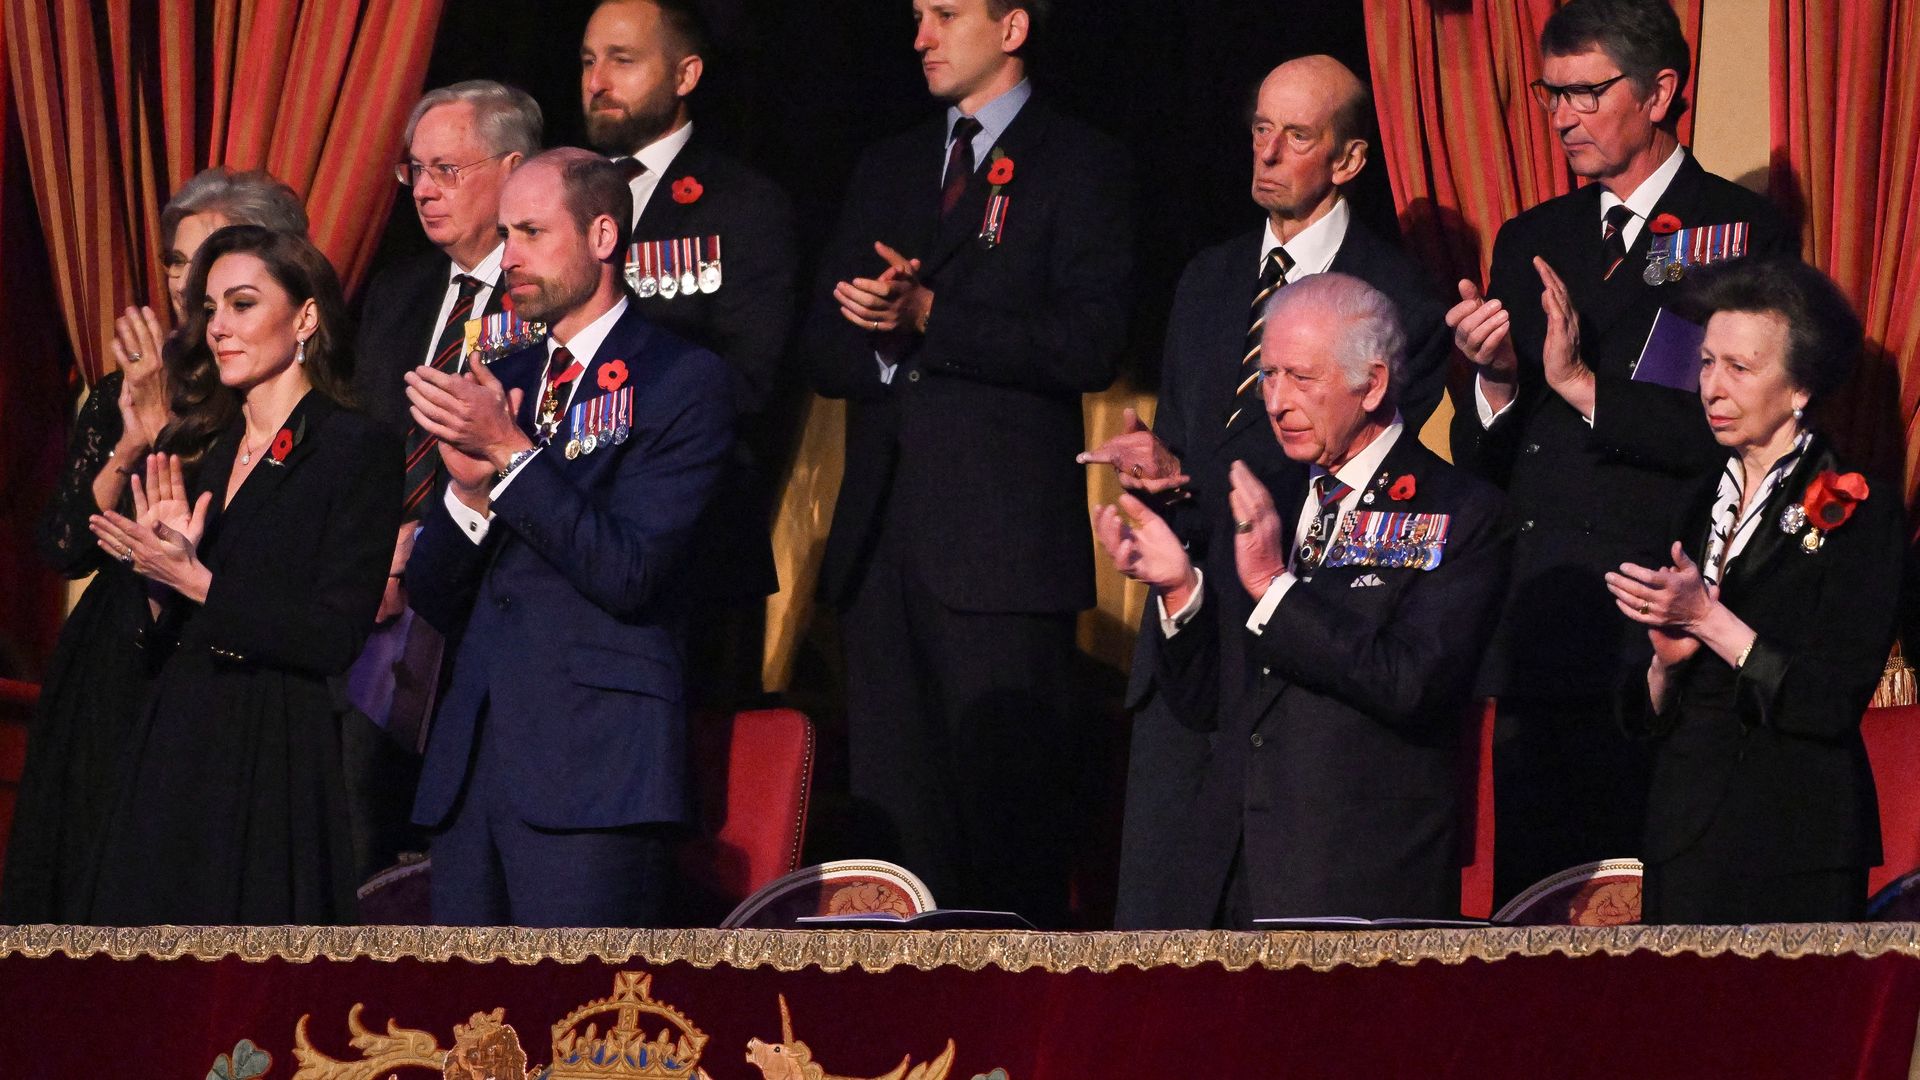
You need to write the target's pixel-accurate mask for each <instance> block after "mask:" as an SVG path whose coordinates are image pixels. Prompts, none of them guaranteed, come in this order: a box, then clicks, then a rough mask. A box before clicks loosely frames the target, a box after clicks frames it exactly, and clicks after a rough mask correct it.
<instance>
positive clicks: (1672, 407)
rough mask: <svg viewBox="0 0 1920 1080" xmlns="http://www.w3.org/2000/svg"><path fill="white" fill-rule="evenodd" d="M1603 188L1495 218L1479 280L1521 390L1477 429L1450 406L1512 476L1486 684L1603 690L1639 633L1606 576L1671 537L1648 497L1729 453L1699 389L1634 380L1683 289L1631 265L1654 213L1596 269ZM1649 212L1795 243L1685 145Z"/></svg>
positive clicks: (1467, 403)
mask: <svg viewBox="0 0 1920 1080" xmlns="http://www.w3.org/2000/svg"><path fill="white" fill-rule="evenodd" d="M1600 195H1601V188H1600V185H1598V184H1589V185H1587V186H1586V187H1583V188H1581V189H1579V190H1578V191H1574V192H1572V193H1570V194H1567V195H1563V196H1560V197H1559V198H1556V199H1550V200H1548V201H1547V202H1544V203H1541V204H1540V205H1539V206H1536V207H1534V208H1533V209H1531V210H1528V211H1526V212H1525V213H1523V214H1521V215H1519V216H1518V217H1515V218H1514V219H1513V220H1511V221H1509V222H1507V223H1506V224H1505V225H1503V226H1501V228H1500V235H1499V237H1498V238H1497V239H1496V240H1495V241H1494V248H1493V265H1492V269H1491V270H1490V271H1489V274H1488V278H1487V292H1488V294H1489V295H1490V296H1492V297H1495V298H1497V299H1498V300H1500V302H1501V303H1502V304H1504V305H1505V306H1506V308H1507V309H1508V311H1509V312H1511V314H1512V320H1513V323H1512V331H1511V333H1512V341H1513V344H1514V349H1515V352H1516V353H1517V354H1518V356H1519V360H1520V386H1519V394H1518V397H1517V398H1516V399H1515V401H1514V403H1513V406H1512V408H1511V409H1509V410H1508V411H1507V412H1506V413H1504V414H1502V415H1501V417H1500V418H1499V419H1498V420H1497V421H1495V422H1494V424H1493V426H1492V428H1490V429H1482V428H1481V427H1480V420H1479V415H1478V411H1477V409H1476V408H1475V406H1474V403H1473V400H1472V399H1471V397H1469V398H1468V399H1466V400H1463V401H1461V402H1460V403H1459V404H1460V408H1459V409H1458V410H1457V411H1456V412H1455V414H1454V421H1453V430H1452V435H1453V455H1454V460H1455V461H1457V462H1459V463H1461V464H1462V465H1465V466H1466V467H1468V468H1470V469H1473V470H1474V471H1476V472H1478V473H1480V474H1481V475H1483V476H1486V477H1488V478H1490V479H1492V480H1493V481H1494V482H1495V483H1498V484H1501V485H1503V486H1504V487H1506V489H1507V493H1508V496H1509V503H1508V510H1509V512H1510V513H1511V514H1512V516H1513V519H1514V522H1515V523H1516V526H1517V530H1518V539H1517V543H1516V548H1515V555H1514V558H1515V565H1514V573H1513V578H1512V583H1511V593H1510V595H1509V597H1508V599H1507V603H1506V607H1505V610H1504V612H1503V614H1502V618H1501V625H1500V629H1499V631H1498V632H1497V634H1496V636H1495V639H1494V645H1493V648H1492V650H1490V652H1489V655H1488V657H1487V666H1486V669H1485V671H1484V673H1483V677H1482V689H1483V690H1484V691H1485V692H1486V693H1488V694H1492V695H1496V696H1497V695H1520V694H1540V695H1547V696H1565V695H1566V694H1568V693H1570V692H1571V693H1592V694H1601V695H1604V694H1605V693H1606V692H1607V690H1608V687H1609V685H1610V683H1611V680H1612V678H1613V673H1614V672H1615V671H1618V670H1619V668H1620V667H1621V665H1623V664H1630V663H1637V662H1642V661H1644V660H1646V658H1647V656H1648V651H1647V641H1646V634H1645V632H1644V631H1642V630H1641V629H1640V628H1639V627H1637V626H1635V625H1634V624H1633V623H1632V622H1631V621H1629V620H1628V619H1626V618H1624V617H1622V616H1621V615H1620V614H1619V612H1618V611H1617V610H1616V609H1615V608H1614V606H1613V599H1612V597H1611V596H1610V595H1609V594H1608V593H1607V590H1606V586H1605V583H1604V581H1603V580H1602V577H1601V575H1602V574H1604V573H1605V572H1606V571H1607V570H1610V569H1612V568H1613V567H1615V566H1617V565H1618V564H1620V563H1621V562H1623V561H1628V560H1631V561H1634V562H1638V563H1641V564H1643V565H1645V564H1648V563H1651V562H1653V561H1654V560H1658V559H1659V558H1660V557H1661V555H1662V553H1663V551H1664V549H1665V546H1666V544H1667V543H1668V542H1669V539H1670V538H1669V537H1668V536H1667V535H1666V522H1665V518H1664V517H1663V516H1660V515H1656V514H1649V513H1647V510H1648V508H1649V507H1666V506H1674V505H1678V504H1679V502H1680V500H1682V499H1683V498H1685V497H1686V494H1687V491H1688V490H1689V485H1690V483H1691V481H1692V480H1693V479H1694V478H1695V477H1697V476H1699V475H1701V474H1703V473H1706V472H1711V471H1713V470H1715V469H1717V468H1718V467H1719V465H1720V462H1721V461H1722V460H1724V457H1725V454H1724V452H1723V451H1722V450H1721V449H1720V448H1719V446H1718V445H1717V444H1716V443H1715V442H1714V441H1713V436H1712V434H1711V432H1709V431H1708V430H1707V425H1706V421H1705V419H1704V417H1703V416H1702V414H1701V410H1700V402H1699V400H1698V398H1697V397H1696V396H1695V395H1692V394H1686V393H1682V392H1680V391H1677V390H1669V389H1666V388H1665V387H1660V386H1653V385H1651V384H1645V383H1636V382H1632V381H1631V380H1630V378H1629V376H1630V374H1631V371H1632V365H1633V362H1634V361H1635V360H1636V359H1637V358H1638V357H1639V355H1640V350H1641V349H1642V348H1643V347H1644V346H1645V345H1646V339H1647V333H1648V331H1649V330H1650V329H1652V326H1653V318H1654V316H1655V315H1656V314H1657V313H1658V312H1659V310H1660V307H1661V305H1663V304H1666V303H1669V302H1671V300H1672V297H1673V296H1674V294H1675V293H1676V292H1677V291H1678V288H1677V287H1676V286H1673V285H1660V286H1649V285H1647V284H1646V282H1645V281H1643V280H1642V279H1641V276H1640V274H1641V271H1642V270H1643V269H1644V268H1645V266H1646V259H1647V251H1648V249H1649V247H1650V246H1651V244H1652V242H1653V241H1652V235H1653V234H1652V229H1651V228H1648V227H1642V228H1641V230H1640V234H1639V236H1637V237H1636V238H1635V239H1634V243H1633V247H1632V248H1631V249H1629V250H1628V252H1627V258H1626V261H1625V262H1624V263H1622V264H1621V266H1620V268H1619V269H1618V270H1617V271H1615V272H1614V275H1613V277H1612V279H1610V280H1604V281H1603V280H1602V279H1601V273H1602V271H1603V269H1604V264H1603V259H1604V255H1603V252H1602V251H1601V239H1600ZM1654 213H1655V214H1656V215H1658V214H1672V215H1674V216H1675V217H1677V218H1679V219H1680V221H1681V223H1682V224H1683V225H1685V226H1686V227H1689V228H1691V227H1693V226H1696V225H1715V224H1720V223H1724V222H1735V221H1743V222H1747V223H1749V224H1750V225H1751V226H1752V233H1751V239H1750V241H1749V244H1748V252H1749V254H1753V255H1767V254H1780V253H1787V252H1791V251H1794V250H1796V249H1797V246H1798V238H1797V237H1795V236H1794V235H1793V234H1792V233H1791V232H1790V231H1789V230H1788V229H1787V228H1786V226H1785V224H1784V222H1783V221H1782V219H1781V217H1780V214H1779V213H1778V212H1777V211H1776V210H1775V209H1774V207H1773V205H1772V204H1771V203H1769V202H1767V201H1766V200H1765V199H1763V198H1761V197H1760V196H1758V195H1756V194H1754V193H1753V192H1751V191H1748V190H1747V189H1746V188H1743V187H1741V186H1739V185H1738V184H1734V183H1732V182H1731V181H1728V180H1724V179H1722V178H1720V177H1718V176H1714V175H1713V174H1711V173H1708V172H1707V171H1706V170H1704V169H1702V168H1701V167H1700V164H1699V163H1698V162H1697V161H1695V160H1694V158H1693V155H1692V154H1691V153H1689V154H1688V155H1687V157H1686V160H1685V161H1684V162H1683V163H1682V165H1681V167H1680V171H1679V172H1678V173H1677V174H1676V175H1675V176H1674V178H1673V182H1672V184H1670V185H1669V186H1668V187H1667V190H1666V193H1665V194H1663V195H1662V196H1661V198H1660V201H1659V203H1658V204H1657V205H1656V206H1655V207H1654ZM1535 255H1539V256H1541V257H1543V258H1545V259H1546V260H1547V262H1548V263H1549V264H1550V265H1551V266H1552V267H1553V268H1554V271H1555V272H1556V273H1558V274H1559V275H1560V277H1561V279H1562V280H1563V281H1565V282H1566V284H1567V291H1568V293H1569V294H1570V295H1571V297H1572V299H1573V306H1574V309H1575V310H1576V311H1578V312H1579V314H1580V351H1581V355H1582V358H1583V359H1584V360H1585V361H1586V363H1587V364H1588V366H1590V367H1591V368H1593V371H1594V374H1595V376H1596V378H1597V380H1598V386H1597V389H1596V391H1595V406H1594V417H1593V425H1592V426H1591V427H1589V426H1588V425H1587V422H1586V421H1585V420H1584V419H1582V418H1581V417H1580V415H1579V413H1577V412H1575V411H1574V409H1573V407H1572V406H1570V405H1568V404H1567V403H1566V401H1565V400H1563V399H1562V398H1561V397H1560V396H1559V395H1558V394H1555V393H1554V392H1553V391H1552V390H1551V389H1549V388H1548V387H1547V385H1546V379H1545V376H1544V374H1543V369H1542V367H1541V360H1540V353H1541V348H1542V346H1543V343H1544V342H1545V340H1546V315H1545V313H1544V312H1543V311H1542V310H1541V308H1540V294H1541V285H1540V275H1539V272H1538V271H1536V270H1535V269H1534V267H1533V257H1534V256H1535Z"/></svg>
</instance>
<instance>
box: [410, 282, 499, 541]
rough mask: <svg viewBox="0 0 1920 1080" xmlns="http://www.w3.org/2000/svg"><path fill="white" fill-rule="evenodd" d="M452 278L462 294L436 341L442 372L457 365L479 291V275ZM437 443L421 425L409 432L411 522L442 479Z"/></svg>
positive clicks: (436, 359) (437, 365)
mask: <svg viewBox="0 0 1920 1080" xmlns="http://www.w3.org/2000/svg"><path fill="white" fill-rule="evenodd" d="M453 280H454V282H455V283H457V284H458V285H459V286H460V295H458V296H456V297H454V299H453V310H452V311H449V312H447V321H446V322H445V323H444V324H442V325H441V327H440V336H439V338H437V339H436V340H435V341H434V344H433V366H434V367H435V368H436V369H438V370H440V371H452V370H453V369H454V368H455V367H456V366H458V364H459V362H460V347H461V346H462V345H464V344H466V339H467V318H468V317H469V316H471V315H472V314H473V298H474V297H475V296H476V295H478V294H479V292H480V279H479V278H475V277H468V276H467V275H466V274H461V275H459V276H457V277H455V278H454V279H453ZM438 443H439V440H438V439H435V438H434V437H433V436H432V435H429V434H427V433H426V432H424V431H422V430H420V428H419V426H418V425H415V426H414V427H412V428H410V429H408V431H407V500H406V502H405V503H403V504H402V506H403V507H404V516H405V518H406V520H408V521H412V520H414V519H415V518H418V517H419V516H420V504H421V503H422V502H424V501H426V498H427V496H428V495H431V494H432V493H433V485H434V483H435V481H436V480H438V478H439V474H440V455H439V454H437V453H435V452H434V447H435V445H437V444H438Z"/></svg>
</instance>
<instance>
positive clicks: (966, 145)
mask: <svg viewBox="0 0 1920 1080" xmlns="http://www.w3.org/2000/svg"><path fill="white" fill-rule="evenodd" d="M978 134H980V121H978V120H975V119H974V118H973V117H971V116H963V117H961V118H960V119H958V120H955V121H954V122H953V146H952V148H951V149H949V150H948V151H947V171H946V172H945V173H944V174H943V175H942V177H941V180H940V216H941V217H946V216H947V215H948V214H951V213H953V208H954V207H956V206H959V205H960V196H962V195H965V194H966V193H967V181H968V180H969V179H970V178H971V177H972V176H973V165H974V161H973V137H974V136H975V135H978Z"/></svg>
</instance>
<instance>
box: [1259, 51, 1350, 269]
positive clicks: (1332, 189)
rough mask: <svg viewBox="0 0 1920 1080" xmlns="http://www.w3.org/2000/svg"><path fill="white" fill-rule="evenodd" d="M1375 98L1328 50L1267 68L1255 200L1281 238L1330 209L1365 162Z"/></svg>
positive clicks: (1262, 87)
mask: <svg viewBox="0 0 1920 1080" xmlns="http://www.w3.org/2000/svg"><path fill="white" fill-rule="evenodd" d="M1372 114H1373V101H1372V98H1371V97H1370V96H1369V95H1368V93H1367V88H1366V86H1365V85H1364V84H1363V83H1361V81H1360V80H1359V79H1358V78H1357V77H1355V75H1354V74H1353V72H1351V71H1349V70H1347V67H1346V65H1345V64H1342V63H1341V62H1340V61H1338V60H1335V59H1334V58H1333V57H1331V56H1303V57H1301V58H1300V59H1298V60H1289V61H1287V62H1286V63H1284V64H1281V65H1280V66H1279V67H1277V68H1274V69H1273V71H1271V72H1269V73H1268V75H1267V77H1266V79H1265V80H1264V81H1263V82H1261V84H1260V96H1259V98H1258V99H1256V100H1255V102H1254V108H1253V201H1254V202H1255V203H1257V204H1258V205H1259V206H1260V208H1261V209H1263V210H1265V211H1266V212H1267V216H1268V219H1269V221H1270V222H1271V223H1272V225H1273V229H1274V232H1275V234H1276V235H1277V236H1279V238H1280V240H1281V242H1282V243H1284V242H1286V241H1288V240H1291V239H1292V238H1293V237H1294V236H1296V235H1298V234H1299V232H1300V230H1302V229H1304V228H1306V227H1307V226H1309V225H1311V224H1312V223H1313V222H1315V221H1318V220H1319V219H1320V218H1321V217H1322V216H1324V215H1325V214H1326V213H1327V212H1328V211H1330V210H1332V209H1333V206H1334V204H1335V203H1337V202H1338V201H1339V198H1340V188H1341V187H1342V186H1343V185H1345V184H1347V183H1348V182H1350V181H1351V180H1352V179H1353V178H1354V177H1356V176H1358V175H1360V170H1361V168H1362V167H1364V166H1365V165H1366V163H1367V137H1366V131H1367V127H1368V123H1369V121H1370V120H1371V119H1372Z"/></svg>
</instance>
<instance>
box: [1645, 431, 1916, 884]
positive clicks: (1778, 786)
mask: <svg viewBox="0 0 1920 1080" xmlns="http://www.w3.org/2000/svg"><path fill="white" fill-rule="evenodd" d="M1827 470H1832V471H1834V472H1841V473H1844V472H1846V471H1848V469H1847V466H1846V465H1845V463H1843V462H1841V461H1840V460H1839V459H1837V458H1836V457H1835V456H1834V454H1833V451H1832V450H1831V449H1830V448H1829V447H1827V446H1826V445H1825V443H1824V442H1823V441H1816V442H1815V444H1814V445H1813V446H1812V447H1811V448H1810V449H1809V450H1808V452H1807V454H1806V456H1805V457H1804V458H1803V459H1802V460H1801V462H1800V463H1799V464H1798V465H1797V466H1795V468H1794V470H1793V472H1792V473H1791V474H1790V475H1789V476H1788V477H1787V479H1786V481H1785V482H1784V483H1782V484H1781V485H1780V487H1779V489H1778V490H1777V491H1775V492H1774V494H1773V497H1772V498H1771V499H1769V500H1768V502H1767V507H1766V509H1765V511H1763V512H1762V514H1761V516H1760V524H1759V526H1758V527H1757V528H1756V530H1755V532H1754V533H1753V536H1752V538H1751V539H1750V540H1749V541H1748V543H1747V546H1746V548H1745V550H1743V551H1741V553H1740V554H1739V555H1738V556H1736V557H1735V558H1734V559H1733V561H1731V562H1730V563H1728V564H1727V571H1726V574H1725V575H1724V578H1723V580H1722V582H1721V590H1720V598H1721V600H1722V601H1723V602H1724V603H1725V604H1726V605H1727V607H1728V608H1729V609H1731V610H1732V611H1733V613H1734V614H1736V615H1738V616H1740V618H1741V619H1742V620H1743V621H1744V622H1746V624H1747V625H1748V626H1750V627H1752V628H1753V629H1754V631H1755V632H1756V633H1757V634H1758V635H1759V637H1758V640H1756V641H1755V642H1754V646H1753V651H1752V652H1751V653H1749V654H1748V655H1747V662H1746V664H1745V665H1744V666H1742V667H1741V668H1740V670H1738V671H1735V670H1733V668H1732V667H1731V666H1730V665H1728V664H1727V662H1726V661H1724V660H1722V659H1720V658H1719V656H1717V655H1715V654H1714V653H1713V652H1711V651H1710V650H1707V649H1705V648H1703V649H1701V650H1700V652H1698V653H1696V654H1695V655H1694V657H1693V659H1691V660H1689V661H1687V662H1686V663H1685V664H1683V665H1682V666H1681V667H1679V668H1678V669H1677V670H1676V671H1675V672H1674V691H1673V692H1674V694H1675V697H1673V699H1672V700H1671V702H1670V704H1669V705H1668V706H1667V708H1666V710H1665V711H1664V712H1658V713H1656V712H1655V711H1654V708H1653V704H1652V702H1650V701H1649V700H1648V696H1647V678H1646V668H1645V667H1644V666H1639V667H1636V668H1634V669H1632V670H1630V671H1628V672H1626V673H1625V674H1624V675H1623V676H1622V682H1621V689H1620V702H1621V716H1622V719H1623V722H1624V723H1625V724H1626V726H1627V727H1628V729H1629V730H1630V731H1633V732H1637V733H1640V734H1648V735H1657V736H1659V740H1660V741H1659V745H1658V750H1657V756H1656V759H1655V765H1654V777H1653V789H1652V793H1651V795H1650V797H1649V800H1648V805H1647V829H1646V843H1645V850H1644V852H1643V855H1642V857H1643V858H1644V859H1646V860H1647V861H1648V862H1665V861H1667V860H1669V859H1672V858H1674V857H1676V856H1679V855H1682V854H1687V853H1689V852H1693V851H1696V850H1698V851H1701V852H1702V853H1703V854H1705V855H1706V856H1707V857H1709V858H1715V859H1721V860H1727V861H1728V862H1729V863H1730V864H1731V865H1733V866H1734V867H1736V868H1738V869H1740V870H1742V871H1743V872H1746V873H1754V874H1769V873H1780V874H1784V873H1794V872H1799V871H1807V870H1823V869H1832V868H1840V867H1868V866H1873V865H1875V864H1877V863H1878V862H1879V861H1880V825H1879V822H1880V814H1879V804H1878V801H1877V800H1876V798H1875V796H1874V787H1873V773H1872V771H1871V769H1870V768H1869V767H1868V764H1867V754H1866V748H1865V747H1864V745H1863V744H1862V743H1861V741H1860V718H1861V714H1862V713H1864V712H1865V711H1866V708H1867V703H1868V702H1869V701H1871V700H1872V699H1873V692H1874V688H1875V687H1876V686H1877V685H1878V684H1879V681H1880V673H1881V669H1882V668H1883V667H1884V665H1885V663H1886V658H1887V651H1888V650H1889V649H1890V648H1891V647H1892V645H1893V633H1894V622H1895V619H1896V617H1897V609H1898V606H1899V592H1900V590H1899V585H1900V575H1901V560H1902V556H1903V554H1904V549H1905V541H1906V534H1905V525H1904V521H1905V514H1904V512H1903V511H1902V508H1901V500H1900V487H1899V485H1897V484H1894V483H1890V482H1885V481H1879V480H1875V481H1872V482H1871V483H1870V484H1869V494H1868V496H1867V498H1866V500H1865V501H1863V502H1861V503H1860V504H1859V505H1858V506H1857V507H1856V508H1855V510H1854V513H1853V516H1852V518H1850V519H1849V520H1848V521H1847V522H1846V523H1845V524H1843V525H1841V526H1840V527H1839V528H1836V529H1832V530H1829V531H1828V532H1827V533H1826V536H1825V542H1824V543H1823V544H1822V545H1821V547H1820V550H1819V551H1817V552H1814V553H1812V554H1809V553H1807V552H1806V551H1804V550H1803V549H1802V547H1801V543H1800V541H1801V539H1802V537H1803V536H1804V535H1805V532H1804V531H1803V532H1802V533H1800V534H1798V535H1789V534H1787V533H1786V532H1785V531H1783V530H1782V529H1781V528H1780V520H1781V515H1782V514H1783V513H1785V511H1786V510H1787V508H1788V507H1789V506H1791V505H1793V504H1795V503H1797V502H1799V501H1800V500H1801V499H1802V498H1804V497H1805V495H1806V491H1807V487H1808V485H1809V484H1811V483H1812V482H1813V479H1814V477H1816V476H1817V475H1819V474H1820V473H1821V472H1823V471H1827ZM1717 486H1718V480H1717V477H1716V478H1714V479H1710V480H1707V481H1704V482H1702V483H1701V484H1700V486H1699V487H1698V488H1697V489H1696V491H1695V494H1694V496H1693V497H1692V498H1691V499H1689V500H1688V501H1687V503H1686V506H1685V510H1684V513H1683V515H1682V516H1681V518H1680V523H1679V526H1678V528H1677V530H1675V532H1677V538H1678V539H1679V540H1680V541H1681V542H1683V543H1685V544H1686V545H1687V549H1688V552H1689V554H1690V555H1691V556H1692V557H1693V559H1694V560H1695V561H1700V560H1702V559H1704V558H1705V552H1706V546H1707V536H1708V530H1709V528H1710V520H1711V517H1710V515H1711V513H1712V509H1713V501H1714V496H1715V492H1716V489H1717ZM1703 844H1704V847H1702V845H1703Z"/></svg>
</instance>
